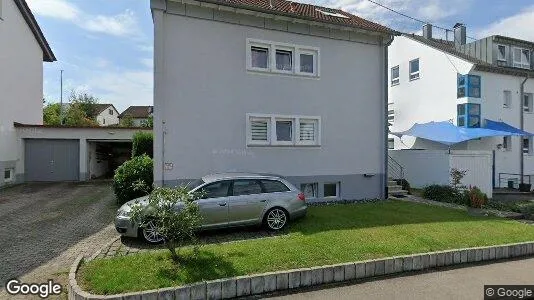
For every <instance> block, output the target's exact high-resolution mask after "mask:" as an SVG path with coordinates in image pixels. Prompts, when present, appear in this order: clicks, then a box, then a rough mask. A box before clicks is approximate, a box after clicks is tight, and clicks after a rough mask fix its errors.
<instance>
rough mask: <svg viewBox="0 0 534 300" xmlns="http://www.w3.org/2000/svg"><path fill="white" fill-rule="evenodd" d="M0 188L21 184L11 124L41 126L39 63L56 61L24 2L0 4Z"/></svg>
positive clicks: (4, 1) (7, 1) (10, 0)
mask: <svg viewBox="0 0 534 300" xmlns="http://www.w3.org/2000/svg"><path fill="white" fill-rule="evenodd" d="M0 5H1V8H0V186H3V185H6V184H10V183H15V182H19V181H22V178H21V175H20V174H22V173H23V170H22V166H21V164H20V160H19V153H18V149H19V148H18V146H19V144H18V141H17V135H16V131H15V128H14V125H13V124H14V122H21V123H32V124H42V123H43V111H42V108H43V62H53V61H55V60H56V58H55V56H54V53H53V52H52V50H51V49H50V47H49V45H48V43H47V41H46V39H45V37H44V35H43V33H42V32H41V29H40V28H39V25H38V24H37V22H36V20H35V18H34V16H33V14H32V12H31V11H30V9H29V8H28V5H27V4H26V2H25V1H24V0H3V1H0Z"/></svg>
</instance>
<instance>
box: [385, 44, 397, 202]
mask: <svg viewBox="0 0 534 300" xmlns="http://www.w3.org/2000/svg"><path fill="white" fill-rule="evenodd" d="M393 39H395V36H394V35H389V36H388V38H387V40H385V41H384V39H382V46H383V47H384V73H383V75H382V76H384V80H383V81H382V82H383V83H384V111H383V113H382V116H383V121H384V123H383V124H384V161H383V162H384V176H382V191H383V193H384V195H383V199H387V197H388V185H387V182H388V157H389V153H388V136H389V126H388V118H387V115H388V104H389V99H388V98H389V96H388V95H389V93H388V88H389V82H388V72H389V62H388V47H389V46H390V45H391V43H392V42H393Z"/></svg>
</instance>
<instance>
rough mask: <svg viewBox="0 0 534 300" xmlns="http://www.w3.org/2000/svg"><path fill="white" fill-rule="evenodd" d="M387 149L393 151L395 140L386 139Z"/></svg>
mask: <svg viewBox="0 0 534 300" xmlns="http://www.w3.org/2000/svg"><path fill="white" fill-rule="evenodd" d="M388 149H390V150H391V149H395V140H394V139H388Z"/></svg>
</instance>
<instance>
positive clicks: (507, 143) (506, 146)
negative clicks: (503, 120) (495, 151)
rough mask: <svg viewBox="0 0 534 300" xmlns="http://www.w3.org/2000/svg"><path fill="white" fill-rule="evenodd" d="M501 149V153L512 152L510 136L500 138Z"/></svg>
mask: <svg viewBox="0 0 534 300" xmlns="http://www.w3.org/2000/svg"><path fill="white" fill-rule="evenodd" d="M502 149H503V151H511V150H512V137H511V136H509V135H508V136H503V137H502Z"/></svg>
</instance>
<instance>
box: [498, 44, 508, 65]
mask: <svg viewBox="0 0 534 300" xmlns="http://www.w3.org/2000/svg"><path fill="white" fill-rule="evenodd" d="M499 47H504V58H500V55H501V52H500V51H499ZM497 61H504V62H507V61H508V46H506V45H502V44H497Z"/></svg>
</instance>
